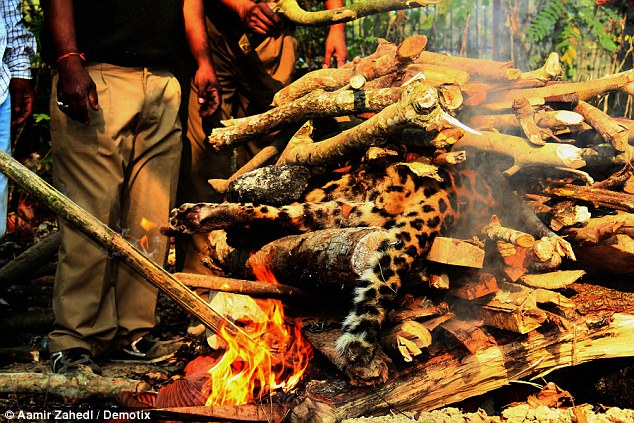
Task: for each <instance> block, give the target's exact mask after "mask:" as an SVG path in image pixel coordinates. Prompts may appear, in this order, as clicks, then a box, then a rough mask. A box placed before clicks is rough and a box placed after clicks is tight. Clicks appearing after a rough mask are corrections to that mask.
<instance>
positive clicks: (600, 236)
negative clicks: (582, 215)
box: [562, 212, 634, 245]
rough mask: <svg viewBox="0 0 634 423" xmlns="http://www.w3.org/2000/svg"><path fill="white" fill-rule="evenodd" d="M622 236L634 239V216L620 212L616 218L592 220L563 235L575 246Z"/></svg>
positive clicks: (607, 217) (568, 230) (568, 229)
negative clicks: (618, 235)
mask: <svg viewBox="0 0 634 423" xmlns="http://www.w3.org/2000/svg"><path fill="white" fill-rule="evenodd" d="M617 234H621V235H627V236H629V237H632V238H634V214H632V213H622V212H619V213H617V214H616V215H614V216H611V215H610V216H602V217H595V218H591V219H589V220H588V221H587V224H586V225H585V226H583V227H580V228H567V229H566V230H565V231H564V232H563V233H562V235H564V236H566V237H567V238H568V239H570V240H571V241H572V242H574V243H575V244H579V245H592V244H598V243H599V242H601V241H603V240H605V239H608V238H610V237H612V236H614V235H617Z"/></svg>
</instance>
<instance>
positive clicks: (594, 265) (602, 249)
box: [575, 234, 634, 275]
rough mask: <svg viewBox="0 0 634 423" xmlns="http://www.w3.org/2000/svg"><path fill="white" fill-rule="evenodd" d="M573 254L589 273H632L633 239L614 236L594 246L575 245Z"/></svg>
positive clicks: (633, 262)
mask: <svg viewBox="0 0 634 423" xmlns="http://www.w3.org/2000/svg"><path fill="white" fill-rule="evenodd" d="M575 254H576V255H577V257H578V258H579V262H580V263H583V268H584V270H586V271H588V272H589V273H601V274H611V275H629V274H632V273H634V238H632V237H630V236H628V235H622V234H616V235H614V236H611V237H609V238H607V239H604V240H602V241H601V242H599V243H598V244H596V245H576V246H575Z"/></svg>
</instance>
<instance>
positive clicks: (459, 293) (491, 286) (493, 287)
mask: <svg viewBox="0 0 634 423" xmlns="http://www.w3.org/2000/svg"><path fill="white" fill-rule="evenodd" d="M497 290H498V284H497V279H496V278H495V275H492V274H491V273H487V272H466V273H465V274H464V275H462V276H461V277H459V278H457V279H456V280H455V281H454V283H452V284H451V288H450V289H449V290H448V291H447V293H448V294H449V295H453V296H454V297H458V298H462V299H464V300H475V299H476V298H481V297H485V296H487V295H490V294H493V293H495V292H496V291H497Z"/></svg>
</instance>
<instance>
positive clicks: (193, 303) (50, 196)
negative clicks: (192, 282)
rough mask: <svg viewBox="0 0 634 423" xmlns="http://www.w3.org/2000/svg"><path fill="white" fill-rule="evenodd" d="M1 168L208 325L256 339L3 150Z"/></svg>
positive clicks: (244, 339) (242, 340)
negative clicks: (222, 327)
mask: <svg viewBox="0 0 634 423" xmlns="http://www.w3.org/2000/svg"><path fill="white" fill-rule="evenodd" d="M0 171H2V173H4V174H5V175H7V176H8V177H9V178H11V179H12V180H14V181H15V182H16V183H18V184H19V185H20V186H22V187H23V188H24V189H26V190H27V191H29V192H30V193H31V194H33V195H34V196H35V197H36V198H37V199H38V200H39V201H41V202H42V203H43V204H46V205H48V207H50V208H51V210H53V211H54V212H55V213H56V214H57V215H58V216H59V217H61V218H63V219H66V220H67V221H68V222H70V223H71V224H72V225H74V226H75V227H76V228H77V229H78V230H79V231H81V232H82V233H84V234H85V235H87V236H88V237H89V238H91V239H92V240H93V241H95V242H97V243H98V244H99V245H101V246H102V247H103V248H105V249H106V250H108V251H109V252H112V253H115V254H114V255H115V256H116V257H119V258H120V259H121V260H123V261H124V262H125V263H127V264H128V265H129V266H130V267H132V269H134V270H135V271H136V272H137V273H138V274H139V275H141V276H143V277H144V278H145V279H146V280H147V281H148V282H150V283H151V284H152V285H154V286H156V287H157V288H158V289H160V290H161V291H163V292H164V293H165V294H167V295H168V296H169V297H171V298H172V299H173V300H174V301H176V303H177V304H178V305H180V306H181V307H183V308H184V309H185V310H187V311H188V312H190V313H192V314H193V315H194V316H196V317H197V318H198V319H199V320H200V321H201V322H202V323H203V324H204V325H205V326H206V327H208V328H209V329H211V330H212V331H214V332H215V333H218V332H219V328H220V326H221V325H224V327H225V328H226V330H227V331H228V332H229V333H230V334H231V335H233V336H235V337H236V339H237V341H238V342H239V343H240V344H241V345H244V344H247V343H251V344H254V343H255V341H253V340H252V339H251V338H250V337H249V336H248V335H247V334H246V333H245V332H243V331H242V330H241V329H240V328H238V327H237V326H236V325H235V324H233V323H232V322H231V321H230V320H228V319H227V318H226V317H224V316H223V315H221V314H220V313H218V312H217V311H215V310H214V309H213V308H211V307H210V306H209V304H207V303H206V302H205V301H204V300H203V299H202V298H200V297H199V296H198V295H196V294H195V293H194V292H193V291H191V290H190V289H189V288H188V287H187V286H185V285H184V284H183V283H181V282H180V281H179V280H178V279H176V278H174V277H173V276H172V275H171V274H170V273H168V272H167V271H166V270H165V269H163V268H162V267H161V266H159V265H158V264H156V263H154V262H153V261H151V260H149V259H148V258H147V257H146V256H145V255H144V254H143V253H141V252H140V251H139V250H138V249H136V248H135V247H134V246H132V244H130V243H129V242H127V241H126V240H125V239H124V238H123V237H122V236H121V235H119V234H117V233H116V232H115V231H113V230H112V229H110V228H109V227H108V226H106V225H105V224H104V223H103V222H101V221H100V220H99V219H97V218H95V217H94V216H92V215H91V214H90V213H88V212H87V211H86V210H84V209H82V208H81V207H79V206H78V205H77V204H75V203H74V202H73V201H71V200H70V199H69V198H68V197H66V196H64V195H63V194H62V193H60V192H59V191H57V190H56V189H55V188H53V187H52V186H51V185H49V184H48V183H47V182H46V181H44V180H43V179H41V178H40V177H39V176H37V175H36V174H34V173H33V172H31V171H30V170H28V169H27V168H26V167H25V166H23V165H22V164H21V163H20V162H18V161H17V160H15V159H14V158H12V157H11V156H9V155H8V154H6V153H4V152H0Z"/></svg>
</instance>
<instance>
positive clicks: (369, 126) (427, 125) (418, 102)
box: [278, 83, 448, 167]
mask: <svg viewBox="0 0 634 423" xmlns="http://www.w3.org/2000/svg"><path fill="white" fill-rule="evenodd" d="M444 115H446V112H445V111H443V109H442V108H441V107H440V105H439V99H438V91H437V90H436V89H435V88H430V87H428V86H427V85H425V84H421V83H416V84H414V85H411V86H409V87H408V89H407V90H406V91H405V92H404V93H403V96H402V97H401V99H400V100H399V102H398V103H396V104H393V105H391V106H388V107H386V108H385V109H383V110H382V111H381V112H380V113H377V114H376V115H375V116H374V117H372V118H371V119H368V120H367V121H365V122H363V123H361V124H359V125H357V126H356V127H354V128H352V129H349V130H347V131H344V132H342V133H341V134H339V135H336V136H334V137H332V138H329V139H327V140H324V141H321V142H318V143H311V144H306V145H300V146H296V147H295V148H293V146H292V145H291V143H289V145H288V147H287V149H286V150H285V151H284V153H282V156H281V157H280V160H279V161H278V165H279V164H300V165H304V166H309V167H312V166H322V165H326V164H329V163H334V162H337V161H345V160H346V159H347V158H349V157H351V156H352V155H354V154H355V153H358V151H359V150H361V149H364V148H365V149H367V148H368V147H370V146H373V145H376V144H380V143H381V142H382V141H383V140H384V139H385V138H387V137H388V136H390V135H392V134H395V133H398V132H399V131H401V130H403V129H404V128H406V127H419V128H423V129H427V130H432V129H436V130H440V129H443V128H444V127H446V126H448V125H447V124H446V123H445V121H444V120H443V116H444ZM300 131H301V130H300Z"/></svg>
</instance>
